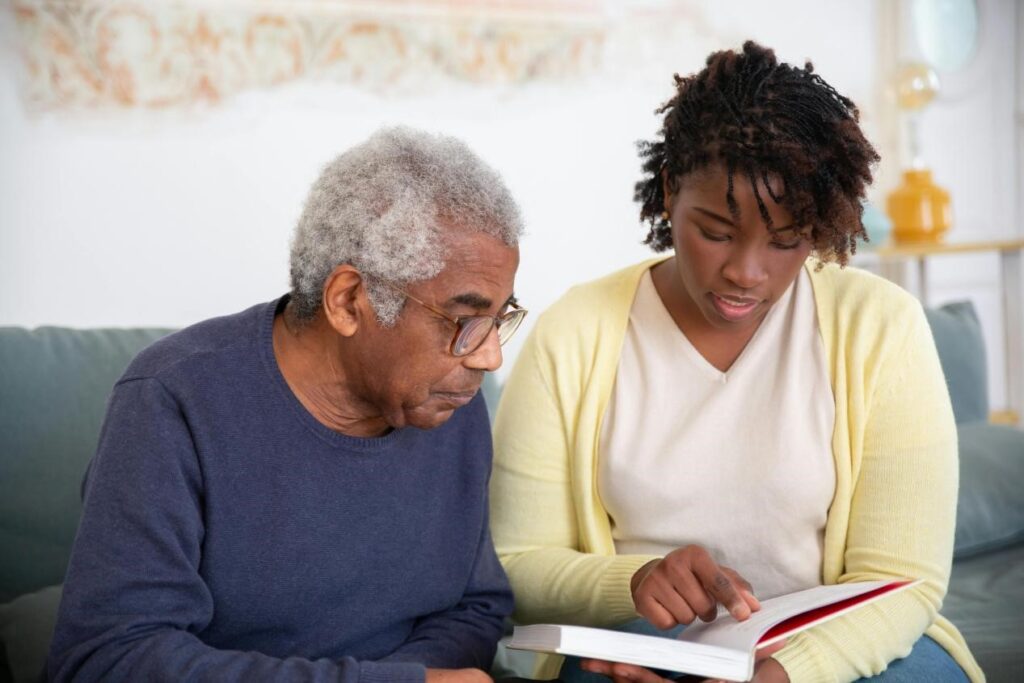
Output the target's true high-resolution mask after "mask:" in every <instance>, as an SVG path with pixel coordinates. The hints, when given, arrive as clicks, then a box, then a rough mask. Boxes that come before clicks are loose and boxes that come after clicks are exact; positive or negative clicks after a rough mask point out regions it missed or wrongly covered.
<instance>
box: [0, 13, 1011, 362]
mask: <svg viewBox="0 0 1024 683" xmlns="http://www.w3.org/2000/svg"><path fill="white" fill-rule="evenodd" d="M880 1H881V0H880ZM1004 1H1005V0H1004ZM635 4H642V3H635ZM681 6H682V7H684V8H685V9H686V10H687V17H688V19H687V21H694V20H695V21H696V26H697V28H696V29H694V30H692V31H691V33H690V34H687V33H686V32H685V31H682V32H680V33H679V35H682V36H689V37H688V39H686V40H679V41H678V44H669V45H659V46H654V47H653V48H652V46H650V45H647V44H645V43H644V39H643V36H638V37H637V38H636V39H635V40H633V41H631V40H630V39H628V38H623V37H622V36H620V40H619V42H618V43H614V44H613V45H611V46H610V49H611V50H612V52H611V57H612V58H613V59H610V60H609V63H608V64H607V68H606V69H605V71H604V72H603V73H602V74H599V75H594V76H591V77H589V78H586V79H583V80H582V81H579V82H573V83H562V84H548V85H529V86H522V87H518V88H509V87H505V88H481V87H471V86H466V85H462V86H452V87H450V88H446V89H444V90H443V91H439V92H435V93H431V94H428V95H415V96H413V95H405V96H400V95H391V96H386V95H375V94H370V93H367V92H361V91H359V90H356V89H354V88H351V87H345V86H339V85H331V84H314V83H299V84H294V85H289V86H283V87H280V88H277V89H273V90H265V91H259V92H250V93H247V94H244V95H241V96H238V97H235V98H233V99H230V100H228V101H226V102H225V103H223V104H221V105H220V106H217V107H212V108H201V109H196V110H191V111H186V112H182V111H176V112H159V113H154V112H147V111H138V110H129V111H101V112H94V113H82V112H79V113H69V112H48V113H47V112H35V111H30V110H29V108H28V107H26V104H25V102H24V100H23V97H22V92H23V90H22V88H21V83H22V82H23V79H24V75H23V72H22V70H21V68H22V67H21V65H20V63H19V61H18V57H17V55H16V54H15V52H14V49H13V45H14V44H15V42H16V41H14V40H12V39H11V37H12V31H13V28H12V19H11V16H10V15H9V13H8V12H5V11H2V10H0V22H3V23H2V24H0V29H2V30H3V33H0V36H3V38H4V39H3V40H0V150H2V153H0V324H14V325H26V326H33V325H41V324H59V325H70V326H100V325H114V326H129V325H170V326H180V325H185V324H188V323H190V322H193V321H197V320H200V319H203V318H206V317H210V316H214V315H218V314H223V313H229V312H233V311H236V310H239V309H241V308H243V307H246V306H249V305H251V304H252V303H255V302H258V301H262V300H267V299H270V298H272V297H274V296H277V295H279V294H280V293H282V292H283V291H285V288H286V286H287V247H288V240H289V236H290V232H291V230H292V227H293V225H294V223H295V221H296V219H297V217H298V215H299V212H300V209H301V205H302V201H303V198H304V195H305V192H306V190H307V188H308V186H309V184H310V183H311V182H312V181H313V179H314V178H315V177H316V175H317V173H318V172H319V169H320V168H321V167H322V165H323V164H324V163H326V162H327V161H328V160H329V159H330V158H332V157H333V156H334V155H335V154H337V153H338V152H340V151H342V150H344V149H345V148H347V147H348V146H350V145H352V144H353V143H355V142H358V141H360V140H362V139H363V138H365V137H366V136H367V135H368V134H369V133H370V132H372V131H373V130H374V129H376V128H377V127H378V126H381V125H384V124H391V123H402V124H408V125H412V126H417V127H423V128H427V129H430V130H436V131H443V132H446V133H451V134H455V135H458V136H460V137H462V138H463V139H465V140H466V141H467V142H468V143H469V144H470V145H471V146H472V147H473V148H474V149H476V150H477V151H478V152H479V153H480V154H481V155H482V156H483V157H484V158H485V159H487V160H488V161H489V162H490V163H492V164H493V165H494V166H495V167H496V168H497V169H499V171H501V172H502V173H503V174H504V176H505V177H506V179H507V181H508V184H509V185H510V187H511V188H512V190H513V192H514V193H515V195H516V196H517V197H518V199H519V201H520V203H521V205H522V207H523V209H524V213H525V216H526V219H527V225H528V230H529V235H528V236H527V238H526V240H525V241H524V242H523V245H522V251H523V259H522V267H521V270H520V274H519V277H518V281H517V290H518V294H519V297H520V299H521V301H522V302H523V303H524V304H525V305H526V306H527V307H529V308H531V309H533V310H535V311H540V310H542V309H543V308H545V307H546V306H547V305H548V304H550V303H551V302H552V301H553V300H554V299H555V298H556V297H557V296H558V294H559V293H560V292H562V291H564V290H565V289H566V288H567V287H568V286H569V285H570V284H572V283H575V282H579V281H582V280H586V279H589V278H592V277H595V276H597V275H599V274H602V273H604V272H607V271H609V270H610V269H613V268H615V267H618V266H621V265H625V264H627V263H629V262H632V261H635V260H637V259H639V258H643V257H645V256H646V255H648V253H649V252H648V251H647V250H646V249H645V248H644V247H643V246H642V245H641V244H640V240H641V239H642V237H643V234H644V230H643V228H642V227H641V226H639V225H638V222H637V219H636V206H635V205H634V204H633V202H632V188H633V183H634V182H635V181H636V179H637V174H638V163H637V159H636V154H635V148H634V143H635V141H636V140H638V139H641V138H646V137H649V136H650V135H651V134H652V133H653V131H654V130H655V129H656V127H657V124H658V121H657V118H656V117H655V116H654V115H653V110H654V108H655V107H656V106H657V105H658V104H660V103H661V102H662V101H663V100H664V99H666V98H667V97H668V96H669V95H670V94H671V74H672V72H673V71H680V72H683V73H686V72H690V71H693V70H696V69H698V68H700V66H701V65H702V61H703V58H704V56H706V54H707V52H708V51H709V50H710V49H711V48H713V47H716V46H717V47H737V46H738V45H739V44H740V42H741V41H742V39H744V38H746V37H751V38H754V39H757V40H759V41H761V42H763V43H765V44H767V45H770V46H773V47H775V48H776V49H777V51H778V52H779V54H780V56H781V57H782V58H783V59H786V60H788V61H801V62H802V61H803V60H804V59H806V58H813V60H814V62H815V64H816V67H817V70H818V72H819V73H821V74H822V75H823V76H824V77H825V78H826V79H827V80H829V81H830V82H831V83H832V84H833V85H835V86H836V87H837V88H838V89H839V90H840V91H842V92H844V93H846V94H849V95H850V96H851V97H853V98H854V99H855V100H856V101H857V102H858V103H859V104H860V105H861V108H862V110H863V115H864V123H865V127H866V128H867V130H868V132H869V134H870V135H872V136H873V137H876V138H880V137H881V123H880V121H879V111H880V110H881V107H880V102H881V99H882V97H883V89H882V87H881V86H882V83H881V81H882V79H883V77H884V74H883V73H882V69H881V66H880V64H879V61H878V59H879V58H878V54H879V49H878V47H879V46H878V35H879V26H878V24H879V15H878V12H877V8H876V6H875V3H850V2H844V1H842V0H830V1H827V2H816V3H808V2H803V1H800V0H782V1H776V2H772V3H765V2H760V1H757V0H744V1H742V2H730V3H711V2H707V3H698V2H689V3H685V2H684V3H682V4H681ZM1011 45H1012V41H1011ZM979 108H980V109H984V110H987V108H988V103H978V104H977V105H976V106H975V107H974V108H973V109H972V110H971V111H968V112H966V113H964V114H963V115H964V116H967V117H973V118H970V120H971V121H972V122H973V123H972V126H974V129H975V130H977V131H978V132H979V134H980V133H981V132H982V131H983V130H984V129H986V128H987V127H988V126H989V121H988V119H986V118H984V117H983V116H982V115H980V114H978V112H977V109H979ZM934 125H936V126H944V125H946V124H945V123H942V122H935V123H934ZM993 144H994V142H993ZM882 147H883V152H886V151H887V150H886V149H885V145H884V144H883V145H882ZM961 152H962V150H957V151H955V152H951V155H954V156H952V157H951V158H959V157H961V156H962V154H961ZM981 154H983V152H979V155H981ZM966 159H967V163H966V164H961V166H960V167H958V174H957V175H956V176H955V177H953V175H952V174H951V173H948V172H947V171H946V166H945V163H946V162H945V161H943V160H942V159H939V158H936V170H937V173H938V175H939V177H940V179H942V180H943V181H945V183H946V184H947V185H955V184H958V183H961V182H963V183H979V182H983V180H978V173H977V172H976V169H974V166H979V167H980V166H984V165H985V163H986V162H985V159H984V158H983V157H982V156H978V157H977V158H975V157H973V156H970V155H968V157H967V158H966ZM883 175H885V174H883ZM888 175H894V174H891V173H890V174H888ZM970 187H971V188H972V194H971V197H974V194H973V188H974V187H975V185H973V184H972V185H970ZM1009 190H1012V188H1009ZM1007 191H1008V188H1005V187H1003V186H999V185H996V186H995V187H994V188H993V189H992V192H993V193H997V192H998V193H1006V192H1007ZM958 193H959V190H958V189H956V188H954V194H955V195H956V194H958ZM1005 201H1006V202H1012V200H1011V199H1006V200H1005ZM987 204H988V202H987V200H986V199H985V198H983V197H980V196H979V197H978V198H977V199H974V198H972V199H969V200H968V199H967V197H966V195H965V197H964V201H963V202H962V203H958V207H959V209H960V211H961V214H960V215H963V216H965V217H967V216H970V217H971V219H972V220H974V219H975V217H976V218H977V219H978V221H979V222H980V221H981V220H982V219H983V217H984V216H985V215H986V214H985V209H986V205H987ZM985 267H986V266H984V265H981V266H979V270H983V269H984V268H985ZM522 336H524V335H520V337H519V340H520V341H521V339H522ZM516 348H518V347H517V345H516V344H515V343H513V345H512V346H511V348H510V351H511V352H512V353H513V354H514V352H515V350H516ZM506 369H507V366H506Z"/></svg>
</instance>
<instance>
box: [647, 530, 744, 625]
mask: <svg viewBox="0 0 1024 683" xmlns="http://www.w3.org/2000/svg"><path fill="white" fill-rule="evenodd" d="M629 587H630V591H631V592H632V593H633V604H634V605H635V606H636V611H637V612H638V613H639V614H640V616H642V617H643V618H645V619H647V621H649V622H651V623H652V624H654V625H655V626H657V627H658V628H660V629H667V628H672V627H673V626H675V625H676V624H689V623H691V622H693V620H694V619H696V618H697V617H700V618H701V620H702V621H712V620H714V618H715V613H716V612H717V610H718V605H719V604H722V605H724V606H725V608H726V609H727V610H729V613H730V614H731V615H732V616H733V617H735V618H736V619H737V620H739V621H743V620H744V619H747V618H748V617H749V616H750V613H751V612H756V611H757V610H759V609H761V603H759V602H758V601H757V598H755V597H754V592H753V590H752V589H751V587H750V584H749V583H747V581H746V579H744V578H743V577H742V576H740V575H739V574H737V573H736V572H735V571H733V570H732V569H730V568H729V567H726V566H724V565H720V564H718V563H717V562H715V561H714V560H713V559H712V558H711V555H710V554H709V553H708V551H706V550H704V548H701V547H700V546H698V545H688V546H686V547H685V548H678V549H676V550H673V551H672V552H670V553H669V554H668V555H666V556H665V557H663V558H661V559H660V560H652V561H650V562H648V563H647V564H645V565H644V566H643V567H640V569H638V570H637V571H636V573H635V574H633V578H632V579H631V580H630V584H629Z"/></svg>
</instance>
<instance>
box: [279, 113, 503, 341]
mask: <svg viewBox="0 0 1024 683" xmlns="http://www.w3.org/2000/svg"><path fill="white" fill-rule="evenodd" d="M441 221H445V222H446V223H447V224H449V225H450V226H452V227H458V228H460V229H464V230H470V231H477V232H483V233H486V234H488V235H492V236H494V237H497V238H498V239H500V240H502V242H504V243H505V244H507V245H509V246H515V245H517V244H518V243H519V237H520V235H522V232H523V225H522V219H521V218H520V215H519V208H518V207H517V206H516V203H515V201H514V200H513V199H512V195H511V193H510V192H509V191H508V188H507V187H505V183H504V182H503V181H502V179H501V177H500V176H499V175H498V174H497V173H496V172H495V171H494V170H493V169H492V168H491V167H490V166H488V165H487V164H485V163H484V162H483V161H482V160H481V159H480V158H479V157H478V156H476V155H475V154H474V153H473V152H472V151H471V150H470V149H469V147H467V146H466V144H465V143H463V142H462V141H460V140H457V139H456V138H453V137H449V136H445V135H432V134H430V133H425V132H422V131H417V130H412V129H410V128H404V127H399V128H386V129H382V130H380V131H378V132H377V133H375V134H374V135H373V136H372V137H370V139H369V140H367V141H366V142H364V143H362V144H361V145H358V146H356V147H353V148H352V149H350V150H348V151H347V152H345V153H344V154H342V155H341V156H339V157H338V158H337V159H335V160H334V161H332V162H331V163H330V164H328V165H327V167H326V168H325V169H324V171H323V173H321V174H320V177H319V179H318V180H317V181H316V182H315V183H314V184H313V187H312V189H311V190H310V192H309V196H308V197H307V199H306V206H305V209H304V210H303V212H302V217H301V218H300V219H299V224H298V226H297V227H296V230H295V237H294V239H293V240H292V247H291V287H292V291H291V299H292V305H293V309H294V312H295V314H296V316H297V317H298V318H299V319H300V320H309V319H311V318H313V316H314V315H316V312H317V311H318V310H319V309H320V306H321V300H322V298H323V287H324V283H325V281H326V280H327V277H328V276H329V275H330V274H331V272H332V271H333V270H334V268H335V267H336V266H338V265H340V264H349V265H352V266H354V267H356V268H358V269H359V271H360V272H361V273H362V274H363V275H364V277H365V283H366V291H367V296H368V297H369V300H370V304H371V305H372V306H373V310H374V312H375V313H376V315H377V318H378V320H379V321H380V322H381V324H383V325H385V326H391V325H394V324H395V322H396V321H397V320H398V316H399V314H400V313H401V312H402V306H403V305H404V304H405V297H404V296H402V295H401V294H399V293H398V292H395V291H394V289H392V288H391V287H388V286H387V285H385V284H384V282H382V281H385V282H390V283H395V284H399V285H402V284H406V283H410V282H420V281H423V280H429V279H430V278H432V277H435V276H436V275H437V274H438V273H440V272H441V271H442V270H443V269H444V266H445V259H444V244H443V235H444V228H443V226H441V225H440V223H441Z"/></svg>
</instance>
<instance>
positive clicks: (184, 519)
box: [47, 378, 425, 683]
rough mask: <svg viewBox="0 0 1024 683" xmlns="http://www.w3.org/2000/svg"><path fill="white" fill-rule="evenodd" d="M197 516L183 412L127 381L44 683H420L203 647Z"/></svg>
mask: <svg viewBox="0 0 1024 683" xmlns="http://www.w3.org/2000/svg"><path fill="white" fill-rule="evenodd" d="M202 507H203V481H202V471H201V468H200V466H199V462H198V459H197V457H196V453H195V448H194V445H193V443H192V439H191V435H190V432H189V429H188V425H187V422H186V420H185V418H184V416H183V414H182V411H181V408H180V407H179V405H178V403H177V402H176V401H175V399H174V398H173V397H172V396H171V395H170V393H169V392H168V391H167V390H166V389H165V388H164V387H163V385H162V384H161V383H160V382H159V381H157V380H156V379H152V378H146V379H131V380H125V381H122V382H121V383H120V384H118V386H117V387H115V389H114V393H113V395H112V397H111V401H110V405H109V409H108V412H107V418H106V421H105V423H104V426H103V430H102V432H101V435H100V443H99V447H98V450H97V454H96V457H95V458H94V459H93V462H92V463H91V465H90V471H89V474H88V478H87V482H86V486H85V498H84V506H83V512H82V519H81V523H80V526H79V530H78V535H77V536H76V538H75V543H74V547H73V549H72V554H71V560H70V564H69V568H68V574H67V578H66V581H65V586H64V593H63V599H62V602H61V606H60V611H59V615H58V620H57V626H56V629H55V632H54V636H53V641H52V644H51V649H50V655H49V659H48V661H47V677H48V679H49V680H56V681H98V680H104V681H119V680H131V681H206V680H210V681H262V680H274V681H300V680H301V681H317V682H319V681H346V682H352V683H356V682H359V683H371V682H376V681H410V682H421V681H423V680H424V676H425V669H424V667H423V665H422V664H414V663H405V662H396V663H386V662H363V661H356V660H354V659H351V658H344V659H342V660H340V661H330V660H327V659H319V660H316V661H312V660H309V659H303V658H300V657H288V658H285V659H278V658H274V657H270V656H267V655H264V654H260V653H257V652H239V651H228V650H220V649H217V648H214V647H211V646H209V645H207V644H205V643H204V642H202V641H201V640H200V639H199V637H198V636H197V634H198V633H201V632H202V631H203V630H204V629H205V628H206V627H207V626H208V625H209V624H210V623H211V621H212V619H213V617H214V601H213V595H212V593H211V590H210V587H209V586H207V585H206V583H204V581H203V578H202V576H201V575H200V572H199V567H200V564H201V562H202V548H203V538H204V526H203V514H202Z"/></svg>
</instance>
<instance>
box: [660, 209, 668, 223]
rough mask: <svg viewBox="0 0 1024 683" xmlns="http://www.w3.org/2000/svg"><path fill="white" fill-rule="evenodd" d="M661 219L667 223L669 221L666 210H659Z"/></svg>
mask: <svg viewBox="0 0 1024 683" xmlns="http://www.w3.org/2000/svg"><path fill="white" fill-rule="evenodd" d="M661 220H663V221H665V222H666V223H668V222H669V219H668V211H662V212H661Z"/></svg>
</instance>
